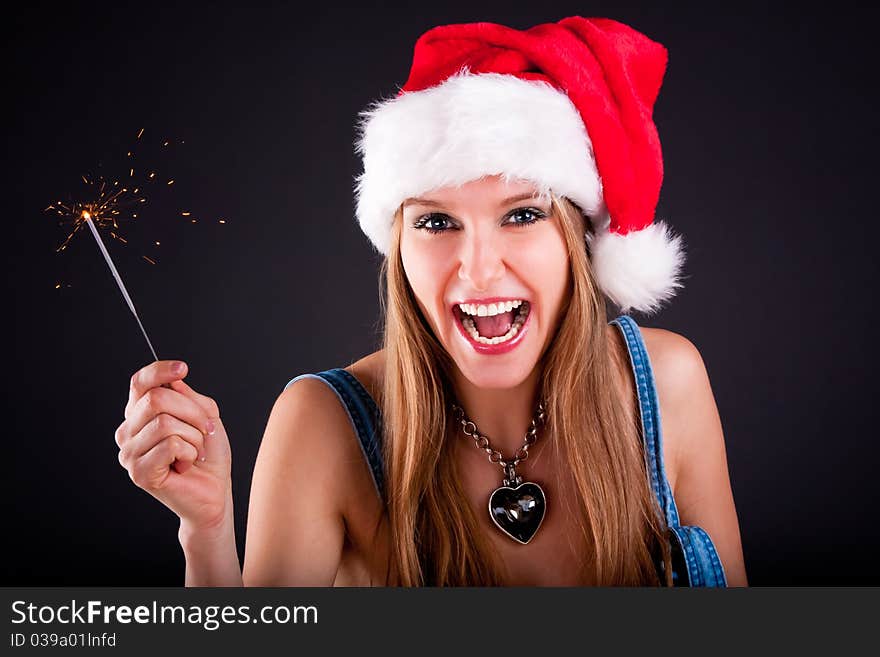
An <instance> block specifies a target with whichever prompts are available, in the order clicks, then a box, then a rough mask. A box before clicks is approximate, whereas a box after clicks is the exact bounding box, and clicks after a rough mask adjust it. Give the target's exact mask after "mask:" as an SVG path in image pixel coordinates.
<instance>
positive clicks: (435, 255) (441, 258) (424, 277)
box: [400, 236, 451, 312]
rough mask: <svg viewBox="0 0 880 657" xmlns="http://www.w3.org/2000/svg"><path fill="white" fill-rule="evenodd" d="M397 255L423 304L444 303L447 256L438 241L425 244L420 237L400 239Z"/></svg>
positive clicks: (418, 298) (426, 305)
mask: <svg viewBox="0 0 880 657" xmlns="http://www.w3.org/2000/svg"><path fill="white" fill-rule="evenodd" d="M400 258H401V261H402V262H403V270H404V272H405V273H406V278H407V280H408V281H409V284H410V287H411V288H412V290H413V293H414V294H415V296H416V299H417V300H418V301H419V305H421V306H422V312H424V311H425V308H429V309H431V310H432V312H433V309H434V308H436V307H437V304H440V305H441V306H442V305H443V291H444V288H445V285H446V281H447V280H448V271H447V269H448V263H449V262H451V260H450V258H449V257H448V256H447V255H445V254H444V253H443V249H442V248H438V246H437V245H430V244H426V243H425V242H424V241H422V240H419V239H407V238H406V237H405V236H404V237H402V238H401V242H400Z"/></svg>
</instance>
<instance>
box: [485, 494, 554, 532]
mask: <svg viewBox="0 0 880 657" xmlns="http://www.w3.org/2000/svg"><path fill="white" fill-rule="evenodd" d="M546 508H547V503H546V500H545V498H544V491H543V490H541V487H540V486H539V485H538V484H536V483H533V482H531V481H527V482H525V483H522V484H520V485H519V486H517V487H516V488H511V487H510V486H502V487H501V488H496V489H495V491H494V492H493V493H492V494H491V495H490V496H489V517H490V518H492V522H494V523H495V526H496V527H498V529H500V530H501V531H503V532H504V533H505V534H507V535H508V536H510V538H512V539H513V540H515V541H517V542H518V543H522V544H523V545H525V544H526V543H528V542H529V541H531V540H532V537H533V536H534V535H535V534H536V533H537V531H538V528H539V527H540V526H541V523H542V522H543V521H544V511H545V510H546Z"/></svg>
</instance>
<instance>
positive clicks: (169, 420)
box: [122, 413, 205, 460]
mask: <svg viewBox="0 0 880 657" xmlns="http://www.w3.org/2000/svg"><path fill="white" fill-rule="evenodd" d="M171 436H180V437H181V438H183V439H184V440H185V441H186V442H188V443H189V444H190V445H192V446H193V447H195V448H196V450H197V452H198V456H197V458H199V459H201V458H202V457H203V456H205V437H204V435H202V433H201V432H200V431H199V430H198V429H196V428H195V427H193V426H191V425H189V424H187V423H186V422H183V421H181V420H179V419H178V418H176V417H174V416H173V415H168V414H167V413H160V414H159V415H157V416H156V417H154V418H153V419H152V420H150V422H148V423H147V425H146V426H145V427H144V428H143V429H142V430H141V431H140V432H138V433H137V434H136V435H134V436H132V437H131V438H130V439H129V440H127V441H125V442H124V443H123V447H122V449H123V450H125V451H126V453H127V454H126V458H130V459H131V460H136V459H138V458H140V457H141V456H143V455H144V454H146V453H147V452H148V451H150V450H151V449H152V448H153V447H155V446H156V445H157V444H159V443H160V442H162V441H163V440H165V439H166V438H169V437H171Z"/></svg>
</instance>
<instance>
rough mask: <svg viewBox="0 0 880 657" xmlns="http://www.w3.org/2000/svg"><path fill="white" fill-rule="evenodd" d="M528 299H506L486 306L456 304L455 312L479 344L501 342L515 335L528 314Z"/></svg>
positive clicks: (529, 308) (529, 307) (529, 306)
mask: <svg viewBox="0 0 880 657" xmlns="http://www.w3.org/2000/svg"><path fill="white" fill-rule="evenodd" d="M530 310H531V305H530V304H529V302H528V301H524V300H517V301H507V302H501V303H498V304H489V305H488V306H483V305H477V304H466V303H464V304H458V305H456V306H455V313H456V315H457V316H458V319H459V321H460V322H461V325H462V326H463V327H464V329H465V331H467V333H468V335H470V337H471V338H472V339H473V340H474V341H475V342H479V343H480V344H487V345H491V344H501V343H503V342H508V341H509V340H512V339H513V338H514V337H516V334H517V333H519V331H520V329H521V328H522V326H523V324H524V323H525V321H526V319H527V318H528V316H529V311H530Z"/></svg>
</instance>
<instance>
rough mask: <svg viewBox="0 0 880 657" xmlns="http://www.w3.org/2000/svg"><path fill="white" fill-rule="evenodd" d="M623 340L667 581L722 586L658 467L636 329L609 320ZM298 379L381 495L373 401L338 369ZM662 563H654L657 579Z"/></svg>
mask: <svg viewBox="0 0 880 657" xmlns="http://www.w3.org/2000/svg"><path fill="white" fill-rule="evenodd" d="M611 324H614V325H616V326H617V327H618V328H619V329H620V331H621V333H622V334H623V337H624V339H625V342H626V345H627V350H628V351H629V357H630V362H631V364H632V370H633V377H634V379H635V382H636V388H637V389H638V397H639V410H640V412H641V419H642V439H643V442H644V449H645V463H646V465H647V471H648V476H649V477H650V480H651V488H652V490H653V491H654V495H655V496H656V498H657V502H658V504H659V507H660V510H661V512H662V513H663V516H664V520H665V522H666V526H667V528H668V539H669V544H670V548H671V551H672V580H673V583H674V584H675V585H676V586H726V585H727V581H726V579H725V577H724V569H723V568H722V566H721V560H720V559H719V558H718V553H717V551H716V550H715V545H714V544H713V543H712V539H711V538H709V535H708V534H707V533H706V531H705V530H704V529H702V528H700V527H694V526H690V527H682V526H681V523H680V521H679V518H678V509H677V508H676V506H675V500H674V499H673V497H672V489H671V488H670V486H669V481H668V480H667V479H666V470H665V469H664V467H663V435H662V431H661V427H660V404H659V402H658V399H657V390H656V387H655V385H654V374H653V372H652V370H651V363H650V361H649V360H648V351H647V349H646V348H645V343H644V340H643V339H642V334H641V331H640V330H639V327H638V325H637V324H636V323H635V321H634V320H633V319H632V318H631V317H629V316H628V315H621V316H620V317H618V318H617V319H614V320H612V321H611ZM303 378H315V379H319V380H321V381H324V382H325V383H326V384H327V385H328V386H329V387H330V388H331V389H332V390H333V392H335V393H336V396H337V397H338V398H339V401H340V402H341V403H342V405H343V406H344V407H345V409H346V411H347V413H348V416H349V418H350V419H351V424H352V427H353V428H354V431H355V433H356V434H357V437H358V440H359V442H360V446H361V450H362V451H363V454H364V458H365V459H366V461H367V463H368V464H369V466H370V473H371V474H372V477H373V482H374V483H375V485H376V490H377V491H378V493H379V497H380V498H382V495H383V491H384V471H383V465H382V449H381V426H382V421H381V414H380V411H379V408H378V407H377V405H376V402H375V401H374V400H373V398H372V397H371V396H370V394H369V393H368V392H367V391H366V390H365V389H364V387H363V386H362V385H361V383H360V381H358V380H357V379H356V378H355V377H354V376H352V375H351V374H350V373H348V372H347V371H345V370H344V369H342V368H335V369H331V370H325V371H323V372H318V373H317V374H301V375H299V376H297V377H295V378H293V379H291V380H290V382H289V383H288V384H287V385H286V386H285V389H286V388H287V387H288V386H290V385H291V384H292V383H293V382H294V381H298V380H300V379H303ZM663 568H664V565H663V563H662V562H661V563H659V564H658V569H659V571H660V573H661V575H662V571H663Z"/></svg>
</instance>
